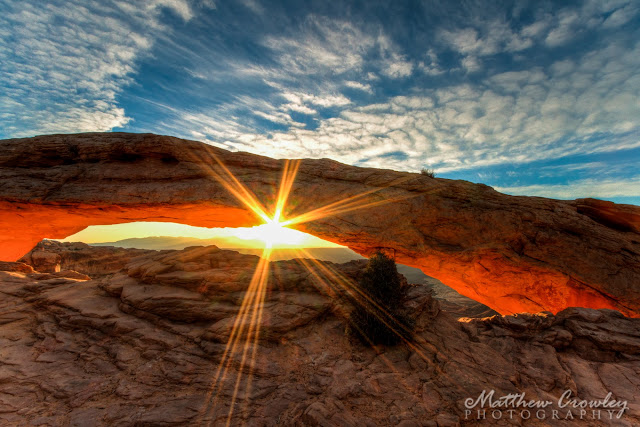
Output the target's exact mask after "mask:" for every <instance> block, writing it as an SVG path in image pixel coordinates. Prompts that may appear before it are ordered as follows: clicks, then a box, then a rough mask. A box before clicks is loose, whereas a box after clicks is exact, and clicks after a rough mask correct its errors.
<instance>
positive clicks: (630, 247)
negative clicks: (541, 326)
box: [0, 133, 640, 317]
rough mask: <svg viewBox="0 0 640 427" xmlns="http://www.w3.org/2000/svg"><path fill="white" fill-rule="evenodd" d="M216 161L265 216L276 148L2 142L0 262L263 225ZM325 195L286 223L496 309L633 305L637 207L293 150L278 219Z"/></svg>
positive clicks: (143, 137) (639, 256) (132, 139)
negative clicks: (298, 155) (153, 227)
mask: <svg viewBox="0 0 640 427" xmlns="http://www.w3.org/2000/svg"><path fill="white" fill-rule="evenodd" d="M216 159H218V160H220V163H221V164H224V165H226V166H227V167H228V170H229V172H230V173H231V174H232V176H234V177H236V178H237V181H238V182H239V183H241V184H242V185H243V186H244V188H246V190H247V191H248V193H249V195H250V196H251V197H253V198H254V200H255V201H258V202H259V204H261V205H262V206H263V207H264V209H265V210H266V211H267V212H268V213H269V214H273V211H274V210H275V208H276V198H277V196H278V192H279V189H278V185H279V182H280V180H281V178H282V172H283V167H284V163H283V162H282V161H279V160H273V159H270V158H266V157H261V156H256V155H251V154H247V153H231V152H227V151H225V150H221V149H217V148H213V147H210V146H208V145H206V144H202V143H198V142H193V141H185V140H181V139H178V138H173V137H165V136H157V135H150V134H124V133H92V134H78V135H51V136H40V137H35V138H29V139H13V140H4V141H0V182H2V185H1V186H0V260H6V261H14V260H17V259H18V258H20V257H21V256H22V255H24V254H25V253H26V252H28V251H29V250H30V249H31V248H32V247H33V246H34V245H35V244H37V243H38V242H39V241H40V240H41V239H42V238H64V237H66V236H69V235H71V234H74V233H76V232H78V231H80V230H82V229H84V228H85V227H87V226H89V225H97V224H116V223H124V222H135V221H166V222H177V223H184V224H190V225H195V226H204V227H240V226H252V225H258V224H261V223H262V222H263V219H262V218H261V217H260V215H258V214H257V212H256V210H255V209H250V208H248V207H247V205H246V204H245V203H243V202H242V201H240V200H239V197H246V196H247V195H246V194H245V195H238V194H236V195H234V194H232V193H233V191H231V190H230V188H228V187H229V186H226V185H222V184H221V180H220V178H221V177H222V179H223V180H228V179H229V176H228V175H226V172H225V171H224V169H223V168H222V167H221V166H220V164H219V163H218V162H217V161H216ZM289 178H290V177H289ZM289 178H287V179H289ZM233 188H236V189H237V188H238V187H237V186H236V187H233ZM354 197H355V198H354ZM344 200H349V201H348V202H341V201H344ZM336 202H338V205H339V208H338V209H336V208H333V207H332V208H330V209H323V210H321V211H320V212H321V213H322V215H316V214H314V215H307V218H306V219H307V220H308V222H300V223H295V222H294V224H293V225H292V227H294V228H297V229H299V230H301V231H305V232H308V233H310V234H313V235H315V236H318V237H320V238H322V239H325V240H329V241H332V242H335V243H339V244H342V245H345V246H348V247H350V248H351V249H353V250H355V251H356V252H358V253H361V254H364V255H367V254H370V253H372V252H373V251H375V250H377V249H384V250H386V251H389V252H392V253H393V254H395V257H396V259H397V261H398V262H399V263H403V264H407V265H410V266H415V267H419V268H421V269H422V270H423V271H424V272H425V273H426V274H428V275H430V276H433V277H436V278H438V279H440V280H441V281H442V282H444V283H445V284H447V285H449V286H451V287H453V288H454V289H456V290H457V291H459V292H460V293H462V294H463V295H466V296H469V297H471V298H474V299H476V300H477V301H479V302H481V303H483V304H486V305H488V306H490V307H492V308H494V309H495V310H497V311H499V312H501V313H504V314H510V313H515V312H522V311H530V312H538V311H541V310H549V311H552V312H558V311H560V310H562V309H564V308H566V307H570V306H582V307H590V308H614V309H616V310H620V311H621V312H623V313H624V314H626V315H629V316H634V317H638V316H639V314H640V208H639V207H636V206H629V205H618V204H614V203H610V202H601V201H597V200H591V199H582V200H575V201H560V200H551V199H544V198H538V197H514V196H507V195H504V194H501V193H498V192H496V191H494V190H493V189H492V188H490V187H487V186H485V185H481V184H472V183H469V182H466V181H454V180H447V179H433V178H429V177H426V176H421V175H420V174H410V173H403V172H395V171H390V170H379V169H367V168H358V167H353V166H347V165H343V164H340V163H337V162H335V161H331V160H326V159H325V160H304V161H302V162H301V164H300V165H299V170H298V173H297V175H296V177H295V180H294V182H293V184H292V187H291V192H290V195H289V198H288V202H287V203H286V205H285V206H284V210H283V217H284V219H285V220H287V219H291V218H295V217H296V216H298V215H302V214H307V213H308V212H313V211H314V209H318V208H322V207H326V206H335V203H336ZM340 206H341V208H340ZM316 212H317V211H316Z"/></svg>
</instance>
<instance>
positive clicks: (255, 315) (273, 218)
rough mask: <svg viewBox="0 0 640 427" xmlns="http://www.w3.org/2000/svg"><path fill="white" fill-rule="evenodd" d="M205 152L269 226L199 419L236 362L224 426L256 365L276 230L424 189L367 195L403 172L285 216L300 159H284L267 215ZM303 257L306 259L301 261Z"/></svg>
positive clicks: (333, 273) (322, 278)
mask: <svg viewBox="0 0 640 427" xmlns="http://www.w3.org/2000/svg"><path fill="white" fill-rule="evenodd" d="M204 153H205V155H206V156H207V157H208V158H209V160H210V162H208V164H207V170H206V173H207V175H208V176H211V177H212V178H214V179H215V180H216V181H218V182H219V183H220V184H221V185H222V186H223V188H225V189H226V190H227V191H229V193H230V194H231V195H232V196H234V197H235V198H236V199H237V200H238V201H239V202H240V203H242V204H243V205H244V206H245V207H246V208H248V209H249V210H250V211H252V212H253V213H254V214H255V215H256V216H257V217H258V218H260V219H261V220H262V221H263V222H264V225H263V227H269V228H268V229H267V228H265V229H264V233H265V234H266V236H265V238H264V242H265V244H264V251H263V254H262V256H261V257H260V260H259V261H258V264H257V265H256V269H255V271H254V273H253V276H252V278H251V281H250V283H249V286H248V288H247V290H246V292H245V295H244V297H243V299H242V303H241V306H240V309H239V311H238V313H237V315H236V317H235V319H234V320H233V326H232V328H231V331H230V332H229V338H228V340H227V343H226V345H225V349H224V351H223V354H222V357H221V358H220V361H219V364H218V367H217V370H216V372H215V374H214V376H213V378H212V382H211V386H210V388H209V392H208V393H207V397H206V399H205V404H204V408H203V412H202V415H203V420H206V419H207V418H208V414H209V413H210V412H211V411H215V408H216V402H217V400H218V397H219V395H220V393H221V392H222V389H223V387H224V385H225V383H226V379H227V377H228V376H229V374H230V370H231V368H232V366H233V365H235V367H236V369H235V370H236V372H237V374H236V375H237V376H236V378H235V382H234V383H233V390H232V395H231V399H230V402H229V411H228V413H227V419H226V425H227V426H228V425H230V424H231V421H232V419H233V415H234V413H235V405H236V401H237V398H238V394H239V392H240V386H241V384H242V379H243V378H246V383H245V402H246V403H247V405H248V401H249V399H250V394H251V390H252V385H253V377H254V374H255V369H256V363H257V356H258V344H259V340H260V333H261V328H262V322H263V318H264V305H265V298H266V291H267V286H268V282H269V274H270V267H269V265H270V256H271V251H272V245H273V240H274V239H276V238H277V236H278V235H279V234H281V233H280V231H279V230H282V229H283V227H287V226H292V225H297V224H302V223H305V222H310V221H314V220H317V219H321V218H325V217H329V216H335V215H339V214H343V213H347V212H352V211H355V210H359V209H366V208H369V207H374V206H380V205H383V204H387V203H393V202H397V201H401V200H406V199H408V198H411V197H415V196H420V195H423V194H425V192H419V193H412V194H410V195H407V196H400V197H386V198H378V199H377V200H376V199H372V198H371V196H373V195H374V194H375V193H378V192H379V191H380V190H383V189H385V188H389V187H392V186H394V185H398V184H400V183H402V182H404V181H406V180H408V179H411V178H412V177H411V176H407V177H403V178H399V179H397V180H394V181H392V182H390V183H389V184H387V185H385V186H381V187H378V188H374V189H372V190H369V191H365V192H363V193H360V194H356V195H353V196H350V197H347V198H344V199H341V200H338V201H335V202H333V203H329V204H327V205H325V206H322V207H319V208H316V209H312V210H310V211H308V212H306V213H303V214H300V215H297V216H294V217H293V218H288V219H285V218H284V215H285V209H286V205H287V201H288V200H289V197H290V195H291V192H292V189H293V184H294V182H295V179H296V175H297V173H298V170H299V168H300V164H301V160H285V161H284V162H283V168H282V176H281V179H280V185H279V188H278V192H277V198H276V200H275V204H274V206H273V211H272V212H273V213H272V215H269V214H268V213H267V212H269V210H268V209H266V208H265V206H264V205H263V204H262V203H261V202H260V201H259V200H258V198H257V197H256V196H255V194H254V193H252V192H251V191H250V190H249V189H248V188H247V187H246V186H245V185H244V184H242V182H240V180H239V179H238V178H237V177H236V176H235V175H234V174H233V173H232V172H231V170H230V169H229V168H228V167H227V166H226V165H225V164H224V163H223V162H222V160H221V159H220V158H219V157H218V156H217V155H216V153H215V152H214V150H213V148H206V149H205V151H204ZM198 164H202V162H198ZM299 252H300V253H301V254H302V255H303V256H302V257H300V258H299V260H300V261H299V262H301V263H302V264H303V265H304V266H305V268H306V269H307V270H309V271H310V272H311V273H312V275H313V277H314V278H315V279H316V282H317V283H319V284H320V286H321V287H322V288H323V292H325V293H327V295H330V296H334V297H335V296H337V295H344V294H345V293H346V294H347V295H349V296H350V297H351V298H352V300H354V301H356V302H359V303H362V304H366V305H367V306H368V307H373V308H374V309H375V310H376V314H375V315H376V316H377V317H379V318H380V320H381V321H382V322H383V323H384V324H385V325H387V327H389V328H390V329H391V330H393V331H394V332H395V333H397V334H398V335H399V336H400V338H401V339H402V340H403V341H404V342H405V343H407V345H409V347H410V348H411V349H412V350H413V351H415V352H416V353H418V354H419V355H420V356H421V357H422V358H423V359H425V360H427V361H428V359H427V358H426V356H424V354H423V353H422V352H421V351H420V349H418V348H417V347H416V346H414V345H413V344H412V343H411V341H410V339H407V337H411V336H412V335H411V332H410V331H406V330H398V329H396V328H395V326H394V323H397V322H394V319H393V316H391V315H390V314H389V313H388V312H387V311H386V310H385V309H384V308H383V307H380V305H379V304H377V303H376V302H375V301H373V300H372V299H371V298H370V297H369V296H368V295H366V294H365V293H364V292H363V291H361V290H360V289H359V288H358V287H357V286H356V285H355V284H354V283H353V282H352V281H351V280H350V279H349V278H347V277H346V276H344V275H343V274H342V273H340V272H339V271H337V270H335V269H333V268H332V267H330V266H328V265H326V264H325V263H321V262H319V261H317V260H315V259H313V257H311V256H310V255H309V253H308V252H306V251H305V250H304V249H302V248H300V249H299ZM305 258H308V259H306V260H305ZM398 326H399V327H400V328H401V329H402V327H403V325H400V324H398ZM405 329H406V328H405ZM384 362H385V363H386V364H388V365H389V366H390V367H391V368H392V369H393V367H392V364H390V362H389V361H388V360H386V359H385V360H384ZM247 368H248V369H247ZM214 418H215V414H212V418H211V421H210V422H213V421H214Z"/></svg>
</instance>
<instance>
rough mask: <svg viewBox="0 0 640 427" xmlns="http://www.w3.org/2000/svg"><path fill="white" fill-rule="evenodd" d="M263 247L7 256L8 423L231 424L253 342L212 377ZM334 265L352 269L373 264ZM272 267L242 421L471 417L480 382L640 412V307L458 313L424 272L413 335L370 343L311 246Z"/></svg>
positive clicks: (4, 405) (631, 419)
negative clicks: (90, 268)
mask: <svg viewBox="0 0 640 427" xmlns="http://www.w3.org/2000/svg"><path fill="white" fill-rule="evenodd" d="M257 263H258V260H257V257H254V256H250V255H241V254H238V253H236V252H232V251H222V250H219V249H217V248H215V247H206V248H203V247H198V248H191V249H186V250H184V251H166V252H162V253H152V254H148V255H145V256H143V257H138V258H136V259H134V260H132V261H131V262H130V263H129V264H128V265H127V266H126V267H125V268H124V269H123V270H122V271H121V272H120V273H118V274H115V275H111V276H108V277H104V278H102V279H100V280H87V279H88V278H87V277H86V276H83V275H80V274H78V273H75V272H71V271H64V272H56V273H38V272H34V271H33V270H32V269H31V268H30V267H29V266H27V265H25V264H20V263H0V269H1V270H2V271H0V293H1V294H2V298H1V299H0V305H1V307H0V348H1V349H2V350H1V352H2V362H3V363H2V364H0V378H2V379H3V381H0V424H3V425H15V426H26V425H110V426H112V425H220V424H224V423H225V421H226V418H227V415H228V413H229V405H230V401H231V396H232V395H233V394H234V389H235V384H236V378H237V374H238V367H239V365H240V360H241V358H242V357H241V351H239V350H238V351H236V352H233V353H232V354H233V356H232V357H231V358H230V360H231V364H230V365H229V366H230V368H229V369H230V370H229V372H228V375H227V376H226V377H225V379H224V380H222V381H221V382H220V384H221V388H220V391H219V393H218V394H217V397H216V398H215V399H214V397H215V396H214V395H215V393H212V391H211V386H212V382H213V378H214V376H215V373H216V371H217V369H218V366H219V362H220V360H221V359H222V358H223V356H224V354H225V343H226V341H227V339H228V337H229V332H230V328H229V327H228V325H229V324H232V323H234V322H235V318H236V316H237V314H238V309H239V307H240V301H241V300H242V298H243V297H244V296H245V291H246V290H247V286H248V283H249V281H250V276H251V273H252V271H251V268H252V267H253V266H255V265H256V264H257ZM323 265H324V266H329V267H331V268H332V269H334V270H335V271H339V272H341V273H342V274H344V275H346V276H347V277H352V278H357V277H358V274H359V271H361V270H362V267H363V263H362V262H352V263H347V264H343V265H336V264H330V263H329V264H323ZM269 268H270V280H269V292H268V293H267V295H266V300H265V305H264V307H265V309H264V314H265V315H264V317H263V320H262V322H261V330H262V332H263V333H262V334H261V335H260V339H259V341H258V347H257V358H256V363H255V365H253V368H252V372H253V377H252V382H251V384H252V386H251V389H250V393H249V394H247V391H246V388H245V387H246V378H247V376H246V374H245V376H243V377H242V378H244V379H243V380H242V381H241V382H240V386H239V388H238V391H239V392H238V394H237V397H238V400H237V405H236V408H235V411H234V415H233V418H232V423H231V425H263V426H271V425H310V426H313V425H320V426H322V425H343V426H362V425H371V426H373V425H378V426H391V425H393V426H396V425H403V426H447V425H451V426H454V425H457V424H458V423H465V422H467V423H470V424H474V423H476V421H477V414H476V413H475V412H473V413H471V414H467V413H466V412H465V409H466V408H465V400H466V399H468V398H476V397H477V396H479V395H480V394H481V393H482V391H483V390H487V391H489V390H495V396H496V397H499V396H503V395H507V394H509V393H523V392H524V393H526V397H527V399H541V400H552V401H557V400H558V398H559V396H560V395H561V394H562V393H564V392H565V391H566V390H570V391H571V393H572V394H573V395H574V396H578V397H579V398H581V399H587V400H598V399H602V398H603V397H605V396H606V394H607V393H608V392H611V393H612V396H613V398H615V399H616V400H626V401H628V403H629V408H628V409H627V411H626V412H625V413H624V414H623V416H622V417H621V418H620V419H619V420H617V419H614V420H613V421H610V420H609V419H608V414H607V412H606V411H602V413H601V419H600V420H597V419H596V420H593V419H591V418H588V419H586V420H585V421H586V424H588V425H629V426H631V425H637V424H638V423H639V422H640V406H638V404H637V402H638V399H639V397H640V396H638V393H639V392H638V390H640V380H638V375H637V373H638V372H640V320H638V319H630V318H625V317H624V316H622V315H621V314H620V313H618V312H615V311H611V310H591V309H567V310H565V311H563V312H561V313H559V314H557V315H555V316H554V315H552V314H550V313H538V314H533V315H515V316H505V317H502V316H494V317H489V318H486V319H463V320H462V321H457V320H456V319H453V318H452V317H450V316H449V315H448V314H447V313H445V312H442V311H440V310H439V309H438V305H437V303H435V302H434V301H433V299H432V298H431V295H430V293H429V292H428V291H426V287H415V286H414V287H412V288H411V291H410V296H411V300H410V301H409V302H408V304H407V309H408V311H409V312H410V313H411V314H412V315H413V317H414V319H415V323H416V335H415V337H414V340H413V342H412V343H411V345H410V346H409V345H406V344H402V345H399V346H395V347H389V348H382V347H379V348H375V349H372V348H368V347H364V346H363V345H361V344H360V343H358V342H356V341H350V340H349V338H348V337H346V336H345V333H344V329H345V323H344V322H345V321H344V311H348V310H349V303H348V301H347V300H345V299H344V298H342V297H341V296H340V295H337V296H336V295H332V296H328V294H327V293H326V292H325V288H324V287H323V286H322V284H321V283H319V282H318V281H317V280H315V279H314V275H313V274H312V273H310V272H309V270H307V269H305V268H303V266H302V265H301V264H300V263H299V262H296V261H284V262H276V263H273V265H271V266H270V267H269ZM247 397H248V398H249V400H248V401H246V400H245V398H247ZM554 409H558V408H557V407H555V408H554ZM488 414H489V415H488V420H484V421H483V423H484V424H502V425H504V424H505V422H506V423H509V424H515V425H529V424H531V425H535V422H533V421H524V420H522V418H521V415H520V412H519V411H516V412H515V420H513V421H511V422H508V421H505V420H500V421H494V420H492V419H491V415H490V414H491V413H490V412H488ZM559 415H560V416H561V417H562V418H564V417H566V410H565V411H560V412H559ZM505 416H507V413H506V412H505ZM546 416H547V417H548V420H547V421H542V424H553V425H574V424H575V422H571V421H566V422H565V421H564V420H558V421H556V420H554V421H553V422H551V421H550V419H551V417H552V416H553V414H552V413H551V408H550V409H549V411H547V414H546ZM572 416H574V417H578V416H579V413H578V412H577V411H576V410H575V409H574V411H573V415H572ZM589 416H591V413H589ZM465 417H467V418H468V419H465Z"/></svg>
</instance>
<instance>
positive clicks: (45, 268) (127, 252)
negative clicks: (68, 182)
mask: <svg viewBox="0 0 640 427" xmlns="http://www.w3.org/2000/svg"><path fill="white" fill-rule="evenodd" d="M150 253H155V251H150V250H144V249H134V248H130V249H123V248H116V247H113V246H89V245H87V244H86V243H81V242H65V243H63V242H57V241H55V240H43V241H42V242H40V243H38V244H37V245H36V246H35V247H34V248H33V249H32V250H30V251H29V252H28V253H27V254H26V255H25V256H23V257H22V258H20V259H19V260H18V261H19V262H22V263H25V264H28V265H30V266H31V267H33V268H34V269H35V270H38V271H40V272H42V273H53V272H56V271H60V270H75V271H79V272H81V273H84V274H87V275H89V276H91V277H92V278H93V279H96V278H99V277H102V276H106V275H109V274H113V273H116V272H118V271H120V270H122V269H123V268H124V267H125V265H127V264H128V263H129V261H131V259H132V258H135V257H137V256H141V255H146V254H150Z"/></svg>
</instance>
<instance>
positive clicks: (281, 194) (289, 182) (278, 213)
mask: <svg viewBox="0 0 640 427" xmlns="http://www.w3.org/2000/svg"><path fill="white" fill-rule="evenodd" d="M300 163H301V160H285V161H284V170H283V172H282V179H281V181H280V189H279V190H278V198H277V199H276V209H275V212H274V214H273V221H274V222H276V223H280V218H281V217H282V214H283V210H284V207H285V204H286V203H287V200H288V199H289V193H290V192H291V188H292V187H293V183H294V181H295V179H296V175H297V174H298V169H299V168H300Z"/></svg>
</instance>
